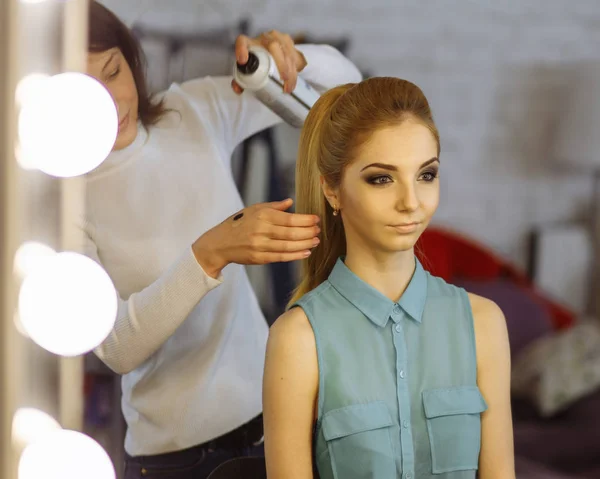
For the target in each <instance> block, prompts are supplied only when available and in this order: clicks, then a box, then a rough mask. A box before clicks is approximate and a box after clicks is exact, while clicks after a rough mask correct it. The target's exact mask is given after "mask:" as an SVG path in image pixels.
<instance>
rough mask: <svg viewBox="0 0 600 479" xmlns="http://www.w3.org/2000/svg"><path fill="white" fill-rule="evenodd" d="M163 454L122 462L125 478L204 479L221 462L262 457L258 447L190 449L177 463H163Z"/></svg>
mask: <svg viewBox="0 0 600 479" xmlns="http://www.w3.org/2000/svg"><path fill="white" fill-rule="evenodd" d="M165 456H168V455H167V454H164V455H160V456H147V457H127V458H126V459H125V479H206V478H207V477H208V475H209V474H210V473H211V472H212V471H214V470H215V469H216V468H217V467H218V466H220V465H221V464H223V463H224V462H227V461H229V460H230V459H234V458H236V457H247V456H264V448H263V446H262V445H260V446H256V447H247V448H242V449H237V450H236V449H217V450H214V451H208V450H206V449H203V448H193V452H192V450H190V453H189V455H187V456H186V457H185V458H182V459H181V461H180V462H174V461H169V460H165V459H164V457H165Z"/></svg>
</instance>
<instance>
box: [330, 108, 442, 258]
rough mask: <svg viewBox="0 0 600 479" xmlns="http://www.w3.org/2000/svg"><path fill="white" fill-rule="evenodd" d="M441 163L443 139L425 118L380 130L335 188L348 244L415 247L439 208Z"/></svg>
mask: <svg viewBox="0 0 600 479" xmlns="http://www.w3.org/2000/svg"><path fill="white" fill-rule="evenodd" d="M438 169H439V160H438V158H437V143H436V141H435V138H434V136H433V135H432V133H431V132H430V131H429V130H428V129H427V127H425V126H423V125H422V124H421V123H418V122H417V121H414V120H407V121H405V122H403V123H402V124H400V125H399V126H393V127H388V128H385V129H381V130H379V131H377V132H376V133H375V134H374V135H373V136H372V137H371V138H370V140H369V141H368V142H367V143H366V144H365V145H364V146H363V147H362V148H361V149H360V151H359V152H358V155H357V157H356V159H355V160H354V161H353V162H352V163H351V164H350V165H349V166H348V167H347V168H346V169H345V171H344V174H343V176H342V183H341V186H340V188H339V189H338V191H337V192H336V193H335V195H336V199H337V201H339V203H338V205H337V206H338V207H339V208H340V211H341V217H342V220H343V222H344V230H345V232H346V240H347V243H348V250H350V249H356V248H359V249H363V248H368V249H369V250H371V251H373V252H379V253H396V252H399V251H406V250H411V249H412V248H413V247H414V245H415V243H416V242H417V239H418V238H419V236H420V235H421V233H422V232H423V231H424V230H425V228H426V227H427V225H428V224H429V222H430V220H431V217H432V216H433V214H434V213H435V211H436V209H437V206H438V202H439V193H440V187H439V180H438ZM334 202H335V200H334Z"/></svg>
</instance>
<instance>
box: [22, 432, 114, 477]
mask: <svg viewBox="0 0 600 479" xmlns="http://www.w3.org/2000/svg"><path fill="white" fill-rule="evenodd" d="M18 475H19V479H40V478H42V477H43V478H44V479H81V478H85V479H115V477H116V475H115V468H114V466H113V464H112V461H111V460H110V457H109V456H108V454H107V453H106V451H105V450H104V449H103V448H102V446H100V444H98V443H97V442H96V441H94V440H93V439H92V438H90V437H88V436H86V435H85V434H82V433H80V432H76V431H69V430H61V431H56V432H54V433H53V434H48V435H46V436H44V437H43V438H41V439H39V440H37V441H35V442H33V443H31V444H29V445H28V446H27V447H26V448H25V450H24V451H23V454H21V458H20V460H19V474H18Z"/></svg>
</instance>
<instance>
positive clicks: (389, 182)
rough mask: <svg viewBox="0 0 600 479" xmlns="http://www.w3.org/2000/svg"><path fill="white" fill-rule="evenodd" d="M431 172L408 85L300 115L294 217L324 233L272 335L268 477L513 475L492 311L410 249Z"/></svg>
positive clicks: (497, 326)
mask: <svg viewBox="0 0 600 479" xmlns="http://www.w3.org/2000/svg"><path fill="white" fill-rule="evenodd" d="M449 167H451V165H450V166H449ZM439 169H440V140H439V135H438V131H437V129H436V126H435V124H434V121H433V117H432V114H431V111H430V108H429V104H428V102H427V99H426V98H425V96H424V95H423V93H422V91H421V90H420V89H419V88H418V87H417V86H415V85H414V84H412V83H410V82H408V81H405V80H400V79H397V78H371V79H368V80H365V81H363V82H361V83H358V84H348V85H344V86H339V87H336V88H333V89H332V90H329V91H328V92H327V93H325V94H324V95H323V96H322V97H321V98H320V100H319V101H318V102H317V103H316V104H315V106H314V107H313V108H312V110H311V112H310V114H309V116H308V118H307V120H306V123H305V125H304V129H303V131H302V135H301V138H300V146H299V151H298V164H297V171H296V196H297V212H298V213H302V214H312V215H317V216H319V217H320V218H321V236H320V244H319V245H318V246H317V247H316V248H315V249H314V250H313V251H312V253H311V255H310V256H309V257H308V258H307V259H305V260H303V265H302V280H301V283H300V285H299V287H298V289H297V290H296V292H295V294H294V296H293V298H292V299H291V301H290V305H289V306H290V307H289V309H288V311H287V312H286V313H285V314H283V315H282V316H281V317H280V318H279V319H278V320H277V321H276V322H275V324H274V325H273V326H272V327H271V331H270V334H269V341H268V346H267V356H266V365H265V375H264V383H263V408H264V425H265V451H266V460H267V471H268V477H269V479H309V478H313V477H320V478H321V479H355V478H356V479H358V478H360V479H365V478H370V479H393V478H402V479H425V478H432V479H433V478H439V479H473V478H475V477H476V474H477V471H478V473H479V476H478V477H480V478H481V479H492V478H494V479H495V478H502V479H504V478H506V479H509V478H510V479H512V478H514V477H515V473H514V459H513V442H512V421H511V409H510V392H509V389H510V388H509V384H510V356H509V345H508V336H507V331H506V324H505V320H504V316H503V314H502V311H501V310H500V309H499V308H498V306H496V304H494V303H493V302H491V301H489V300H486V299H484V298H481V297H478V296H475V295H471V294H468V293H467V292H466V291H465V290H463V289H461V288H458V287H455V286H452V285H449V284H447V283H445V282H444V281H443V280H442V279H440V278H437V277H434V276H432V275H430V274H429V273H428V272H427V271H425V270H424V269H423V266H422V265H421V264H420V263H419V261H418V260H417V259H416V257H415V254H414V247H415V243H416V242H417V240H418V238H419V236H420V235H421V233H422V232H423V230H424V229H425V228H426V227H427V225H428V224H429V222H430V220H431V218H432V216H433V214H434V213H435V211H436V209H437V206H438V203H439V196H440V195H439V193H440V185H439V174H438V172H439Z"/></svg>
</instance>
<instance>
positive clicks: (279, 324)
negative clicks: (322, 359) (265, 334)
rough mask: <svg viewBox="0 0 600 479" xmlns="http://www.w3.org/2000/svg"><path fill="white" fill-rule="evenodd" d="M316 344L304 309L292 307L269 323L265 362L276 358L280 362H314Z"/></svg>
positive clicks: (308, 363) (307, 363)
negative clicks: (271, 323)
mask: <svg viewBox="0 0 600 479" xmlns="http://www.w3.org/2000/svg"><path fill="white" fill-rule="evenodd" d="M316 357H317V346H316V342H315V335H314V333H313V329H312V326H311V325H310V322H309V320H308V317H307V316H306V313H305V312H304V310H303V309H302V308H300V307H295V308H292V309H290V310H288V311H286V312H285V313H283V314H282V315H281V316H279V318H277V320H276V321H275V322H274V323H273V325H271V328H270V329H269V340H268V342H267V358H266V359H267V362H270V361H272V360H273V358H276V360H277V362H279V363H280V364H284V363H287V364H288V366H289V367H291V364H290V363H295V364H298V365H301V364H305V365H307V366H308V365H310V364H311V363H315V364H316V361H317V360H316Z"/></svg>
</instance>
